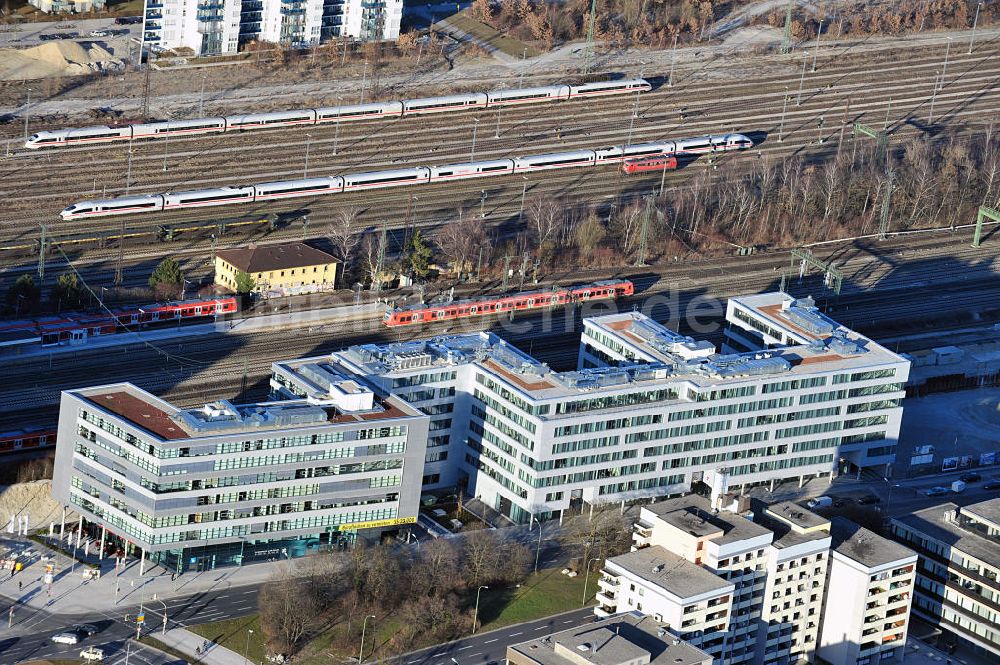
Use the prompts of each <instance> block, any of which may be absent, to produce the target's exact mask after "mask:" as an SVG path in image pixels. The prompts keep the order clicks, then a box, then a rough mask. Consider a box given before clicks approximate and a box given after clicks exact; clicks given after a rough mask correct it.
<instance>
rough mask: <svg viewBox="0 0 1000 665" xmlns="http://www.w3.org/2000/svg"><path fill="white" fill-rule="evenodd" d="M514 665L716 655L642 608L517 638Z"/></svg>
mask: <svg viewBox="0 0 1000 665" xmlns="http://www.w3.org/2000/svg"><path fill="white" fill-rule="evenodd" d="M506 656H507V660H506V662H507V663H510V665H711V662H712V657H711V656H709V655H708V654H707V653H705V652H704V651H701V650H700V649H697V648H695V647H693V646H691V645H690V644H686V643H684V642H682V641H680V640H678V639H677V638H676V637H675V636H673V635H672V634H670V633H669V632H667V631H666V630H665V629H664V628H663V627H662V626H661V625H660V623H659V622H657V621H655V620H654V619H652V618H651V617H648V616H644V615H642V614H640V613H638V612H630V613H628V614H623V615H621V616H616V617H612V618H609V619H603V620H601V621H595V622H594V623H590V624H587V625H585V626H578V627H576V628H569V629H567V630H563V631H559V632H557V633H552V634H550V635H545V636H542V637H537V638H535V639H532V640H529V641H527V642H522V643H520V644H512V645H511V646H509V647H507V653H506Z"/></svg>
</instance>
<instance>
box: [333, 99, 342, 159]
mask: <svg viewBox="0 0 1000 665" xmlns="http://www.w3.org/2000/svg"><path fill="white" fill-rule="evenodd" d="M337 101H338V102H340V104H338V105H337V128H336V129H335V130H334V132H333V154H334V155H336V154H337V141H339V140H340V107H341V105H343V103H344V98H343V97H337Z"/></svg>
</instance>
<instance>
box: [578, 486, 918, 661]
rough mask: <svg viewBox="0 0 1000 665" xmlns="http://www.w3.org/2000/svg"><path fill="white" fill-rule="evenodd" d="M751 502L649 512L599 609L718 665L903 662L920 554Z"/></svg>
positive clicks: (717, 500)
mask: <svg viewBox="0 0 1000 665" xmlns="http://www.w3.org/2000/svg"><path fill="white" fill-rule="evenodd" d="M746 507H747V505H746V502H745V501H742V500H739V499H738V498H734V497H733V495H727V494H722V493H718V494H716V495H715V497H714V498H713V499H711V500H710V499H706V498H703V497H700V496H697V495H689V496H685V497H681V498H675V499H668V500H666V501H663V502H660V503H655V504H653V505H651V506H646V507H643V508H642V509H641V510H640V514H639V519H638V521H637V522H636V523H635V525H634V531H633V542H634V547H635V548H636V549H634V550H633V551H632V552H631V553H629V554H625V555H621V556H617V557H612V558H610V559H608V560H607V561H606V562H605V567H604V570H603V572H602V577H601V579H600V581H599V587H600V591H599V592H598V594H597V602H598V605H597V607H596V608H595V609H594V613H595V614H596V615H597V616H599V617H607V616H610V615H613V614H615V613H618V612H626V611H643V612H646V613H647V614H650V615H652V617H653V618H654V619H656V620H657V621H660V622H662V623H663V624H664V625H666V626H668V627H669V629H670V630H671V631H672V632H673V633H674V634H676V635H677V636H678V637H680V638H681V639H683V640H686V641H689V642H690V643H691V644H693V645H694V646H697V647H699V648H701V649H704V650H705V651H706V652H707V653H709V654H710V655H712V657H713V659H714V663H715V665H733V664H736V663H752V664H754V665H795V664H798V663H815V662H825V663H829V664H830V665H865V664H866V663H877V662H880V660H881V661H882V662H894V661H893V660H892V659H893V658H897V657H899V656H900V654H901V650H899V649H898V647H899V645H900V644H901V643H902V642H901V640H902V641H905V639H906V630H907V620H906V612H905V610H906V607H908V605H907V598H908V597H909V594H908V588H906V584H907V580H909V583H910V584H912V579H913V564H912V562H913V561H914V560H915V559H914V557H915V555H914V554H913V553H912V552H909V550H907V549H906V548H904V547H901V546H899V545H897V544H896V543H893V542H892V541H889V540H886V539H884V538H881V537H880V536H877V535H876V534H874V533H871V532H869V531H866V530H864V529H861V528H860V527H858V526H856V525H853V524H851V523H849V522H846V521H839V520H840V518H835V522H836V523H835V524H832V523H831V521H830V520H827V519H825V518H823V517H820V516H818V515H816V514H815V513H812V512H810V511H808V510H806V509H805V508H802V507H801V506H798V505H796V504H793V503H789V502H781V503H775V504H772V505H770V506H766V507H759V508H755V509H754V511H752V512H750V511H745V509H746ZM733 511H743V512H744V513H745V515H747V517H744V516H743V515H741V514H737V513H736V512H733ZM749 517H752V518H753V521H751V520H750V519H749ZM713 581H714V584H713ZM901 594H905V597H902V596H901ZM825 599H826V602H825V603H824V600H825ZM900 607H902V608H903V609H902V610H900V609H899V608H900ZM726 617H728V626H726V625H724V624H723V621H722V619H723V618H726ZM876 624H877V630H875V627H876ZM834 635H841V638H842V639H840V640H836V639H834V637H833V636H834ZM824 640H825V641H824ZM824 647H826V648H825V649H824ZM882 654H885V655H882Z"/></svg>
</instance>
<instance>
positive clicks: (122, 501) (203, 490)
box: [52, 364, 428, 572]
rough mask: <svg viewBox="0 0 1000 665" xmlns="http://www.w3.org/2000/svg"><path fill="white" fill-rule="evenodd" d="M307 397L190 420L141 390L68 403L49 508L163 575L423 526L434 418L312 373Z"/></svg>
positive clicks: (109, 391)
mask: <svg viewBox="0 0 1000 665" xmlns="http://www.w3.org/2000/svg"><path fill="white" fill-rule="evenodd" d="M302 372H303V375H308V376H309V377H310V378H311V380H312V384H311V385H312V390H311V391H310V392H309V395H308V397H305V398H302V399H298V400H288V401H283V402H278V403H260V404H251V405H234V404H231V403H229V402H225V401H222V402H216V403H213V404H209V405H207V406H205V407H204V408H200V409H181V408H178V407H176V406H174V405H172V404H169V403H168V402H165V401H164V400H161V399H158V398H156V397H155V396H153V395H151V394H149V393H147V392H145V391H143V390H141V389H139V388H137V387H135V386H133V385H132V384H128V383H124V384H115V385H106V386H99V387H94V388H85V389H78V390H70V391H65V392H63V394H62V402H61V405H60V413H59V432H58V444H57V447H56V460H55V471H54V475H53V484H52V488H53V495H54V496H55V498H56V499H57V500H59V501H61V502H62V503H63V504H64V505H67V506H70V507H72V508H73V509H74V510H75V511H77V512H78V513H79V514H80V515H81V524H82V525H83V526H84V527H85V528H87V529H88V530H89V531H90V533H91V534H92V535H93V536H94V537H95V538H98V537H99V538H100V542H101V548H102V550H103V549H104V546H105V544H106V543H111V544H112V546H113V547H121V548H123V549H125V550H126V551H132V550H134V549H136V548H138V550H140V551H141V556H143V557H144V560H145V559H147V558H148V559H151V560H152V561H154V562H157V563H159V564H161V565H163V566H165V567H167V568H168V569H171V570H176V571H178V572H179V571H182V570H185V569H189V568H199V569H205V568H211V567H215V566H221V565H232V564H241V563H244V562H250V561H255V560H262V559H277V558H282V557H295V556H300V555H302V554H305V553H306V552H307V551H308V550H309V549H312V548H316V547H324V546H329V545H339V544H343V543H345V542H350V541H351V540H353V539H354V538H355V537H356V535H357V534H358V532H359V531H362V532H364V533H367V534H369V535H372V536H377V535H378V534H379V533H380V532H382V531H385V530H387V529H395V528H398V527H399V525H405V524H409V523H412V522H415V521H416V515H417V508H418V505H419V498H420V476H421V472H422V469H423V458H424V445H425V442H426V440H427V422H428V418H427V416H425V415H423V414H422V413H420V412H419V411H418V410H416V409H414V408H413V407H412V406H410V405H409V404H407V403H406V402H405V401H403V400H401V399H399V398H396V397H392V396H385V397H383V396H376V395H375V394H374V393H373V392H372V391H371V390H370V389H369V388H367V387H364V386H362V385H360V384H358V383H357V382H355V381H353V380H350V379H348V378H345V377H344V376H342V375H338V374H337V373H336V372H335V371H334V370H333V369H332V368H330V367H328V366H324V365H322V364H317V365H314V366H311V367H308V368H303V370H302Z"/></svg>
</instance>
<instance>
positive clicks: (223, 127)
mask: <svg viewBox="0 0 1000 665" xmlns="http://www.w3.org/2000/svg"><path fill="white" fill-rule="evenodd" d="M651 89H652V86H651V85H650V84H649V82H648V81H646V80H645V79H626V80H621V81H598V82H595V83H584V84H582V85H551V86H545V87H540V88H523V89H518V90H494V91H492V92H478V93H470V94H466V95H451V96H448V97H425V98H422V99H404V100H402V101H395V102H377V103H372V104H354V105H350V106H334V107H329V108H315V109H297V110H292V111H276V112H274V113H255V114H251V115H231V116H227V117H224V118H196V119H193V120H169V121H164V122H150V123H145V124H138V125H124V126H122V127H109V126H107V125H100V126H97V127H79V128H70V129H56V130H52V131H43V132H38V133H36V134H32V135H31V136H30V137H29V138H28V140H27V141H25V143H24V147H26V148H33V149H37V148H58V147H62V146H71V145H90V144H93V143H108V142H111V141H135V140H138V139H152V138H159V137H161V136H187V135H191V134H221V133H223V132H242V131H249V130H255V129H268V128H271V127H295V126H298V125H321V124H327V123H336V122H348V121H353V120H372V119H380V118H398V117H401V116H411V115H424V114H429V113H451V112H454V111H465V110H468V109H484V108H494V107H498V106H518V105H522V104H540V103H544V102H555V101H563V100H567V99H577V98H587V97H600V96H607V95H626V94H631V93H638V92H648V91H649V90H651Z"/></svg>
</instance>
